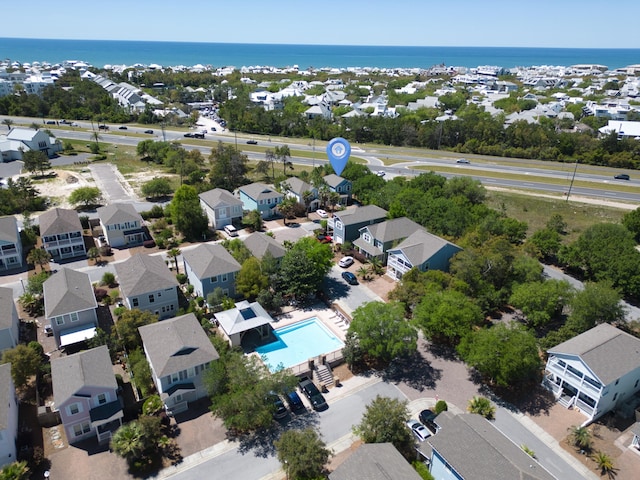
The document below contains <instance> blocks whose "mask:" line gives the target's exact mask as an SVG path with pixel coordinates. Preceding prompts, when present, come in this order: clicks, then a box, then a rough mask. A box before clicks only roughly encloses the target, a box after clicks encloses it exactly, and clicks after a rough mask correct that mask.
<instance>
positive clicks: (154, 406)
mask: <svg viewBox="0 0 640 480" xmlns="http://www.w3.org/2000/svg"><path fill="white" fill-rule="evenodd" d="M163 406H164V405H163V403H162V400H161V399H160V396H159V395H151V396H150V397H149V398H147V399H146V400H145V401H144V404H143V405H142V414H143V415H157V414H158V413H160V412H161V411H162V408H163Z"/></svg>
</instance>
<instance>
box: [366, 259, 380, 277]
mask: <svg viewBox="0 0 640 480" xmlns="http://www.w3.org/2000/svg"><path fill="white" fill-rule="evenodd" d="M369 264H370V265H371V271H372V272H373V273H374V274H375V275H382V274H383V273H384V267H383V266H382V260H380V257H371V258H370V259H369Z"/></svg>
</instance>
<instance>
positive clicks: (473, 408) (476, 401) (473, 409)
mask: <svg viewBox="0 0 640 480" xmlns="http://www.w3.org/2000/svg"><path fill="white" fill-rule="evenodd" d="M467 410H468V411H469V412H470V413H477V414H478V415H482V416H483V417H484V418H486V419H487V420H492V419H493V417H494V415H495V413H496V407H494V406H493V405H492V404H491V400H489V399H488V398H486V397H473V398H472V399H471V400H469V404H468V405H467Z"/></svg>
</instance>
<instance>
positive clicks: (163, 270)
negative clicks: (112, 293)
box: [114, 253, 178, 297]
mask: <svg viewBox="0 0 640 480" xmlns="http://www.w3.org/2000/svg"><path fill="white" fill-rule="evenodd" d="M114 267H115V269H116V275H117V276H118V282H120V289H121V290H122V294H123V295H124V296H125V297H131V296H135V295H142V294H145V293H149V292H155V291H157V290H164V289H167V288H171V287H177V286H178V281H177V280H176V278H175V277H174V276H173V274H172V273H171V271H170V270H169V268H168V267H167V264H166V263H165V262H164V260H163V259H162V257H160V256H159V255H143V254H141V253H138V254H136V255H134V256H132V257H129V258H128V259H127V260H125V261H124V262H121V263H116V264H114Z"/></svg>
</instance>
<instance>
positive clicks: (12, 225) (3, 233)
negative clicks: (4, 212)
mask: <svg viewBox="0 0 640 480" xmlns="http://www.w3.org/2000/svg"><path fill="white" fill-rule="evenodd" d="M17 232H18V222H17V221H16V218H15V217H13V216H8V217H0V241H5V242H9V243H15V242H16V241H17V240H18V237H17V236H16V235H17Z"/></svg>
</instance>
